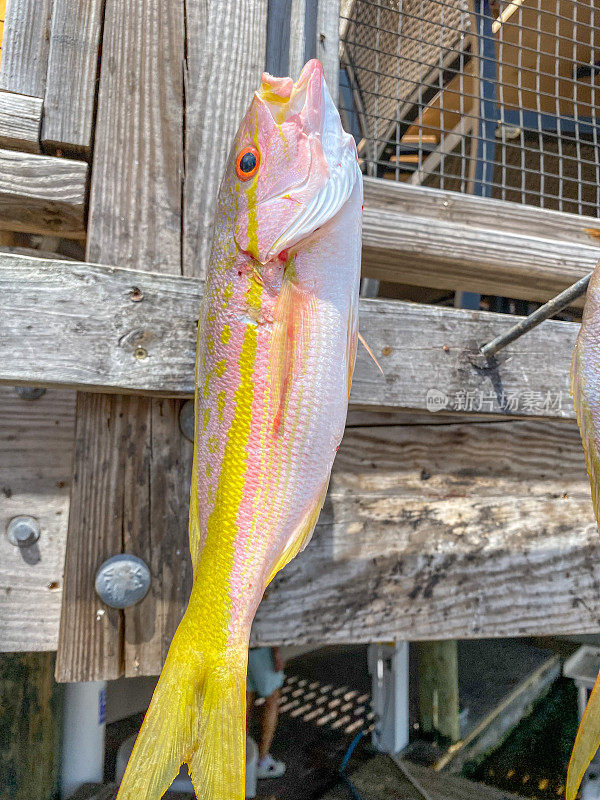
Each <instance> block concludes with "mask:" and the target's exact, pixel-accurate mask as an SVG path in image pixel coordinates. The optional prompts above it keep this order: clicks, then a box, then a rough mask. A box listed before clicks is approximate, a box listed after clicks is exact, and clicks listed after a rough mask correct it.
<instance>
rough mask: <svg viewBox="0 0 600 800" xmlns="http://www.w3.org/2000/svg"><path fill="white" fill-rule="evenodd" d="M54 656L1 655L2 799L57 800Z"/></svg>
mask: <svg viewBox="0 0 600 800" xmlns="http://www.w3.org/2000/svg"><path fill="white" fill-rule="evenodd" d="M53 664H54V654H53V653H5V654H3V655H0V800H53V798H54V797H55V796H56V791H57V788H58V763H59V742H60V719H61V692H60V688H59V687H57V685H56V683H55V682H54V677H53Z"/></svg>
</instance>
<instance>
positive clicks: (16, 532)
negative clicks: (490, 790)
mask: <svg viewBox="0 0 600 800" xmlns="http://www.w3.org/2000/svg"><path fill="white" fill-rule="evenodd" d="M6 533H7V535H8V541H9V542H10V543H11V544H14V545H15V547H29V546H30V545H32V544H35V543H36V542H37V540H38V539H39V538H40V526H39V523H38V521H37V519H34V518H33V517H13V518H12V519H11V520H10V522H9V523H8V526H7V528H6Z"/></svg>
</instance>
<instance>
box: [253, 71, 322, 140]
mask: <svg viewBox="0 0 600 800" xmlns="http://www.w3.org/2000/svg"><path fill="white" fill-rule="evenodd" d="M257 94H258V96H259V97H260V99H261V100H262V101H263V103H264V104H265V106H266V107H267V108H268V109H269V111H270V112H271V116H272V117H273V119H274V121H275V122H276V123H277V124H278V125H282V124H283V123H284V122H287V121H288V120H289V119H290V118H291V117H294V116H296V115H298V116H300V118H301V119H302V122H303V124H304V126H305V127H307V128H308V129H309V130H307V131H306V132H307V133H308V132H310V129H312V130H313V131H316V130H318V129H319V127H320V125H321V122H322V120H321V117H322V115H323V112H324V109H325V106H326V99H327V98H326V96H325V95H327V96H329V90H328V89H327V84H326V83H325V76H324V74H323V65H322V64H321V62H320V61H319V60H318V59H316V58H313V59H311V60H310V61H308V62H307V63H306V64H305V65H304V67H303V69H302V72H301V73H300V77H299V78H298V80H297V81H296V83H294V81H293V80H292V79H291V78H276V77H275V76H273V75H269V73H268V72H264V73H263V76H262V82H261V86H260V89H259V90H258V93H257ZM329 99H330V100H331V98H330V97H329Z"/></svg>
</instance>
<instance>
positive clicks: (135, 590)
mask: <svg viewBox="0 0 600 800" xmlns="http://www.w3.org/2000/svg"><path fill="white" fill-rule="evenodd" d="M95 586H96V592H97V593H98V596H99V597H100V599H101V600H102V601H103V602H104V603H106V605H107V606H110V607H111V608H129V606H133V605H135V604H136V603H139V602H140V600H143V599H144V597H145V596H146V594H147V593H148V589H149V588H150V570H149V569H148V566H147V564H146V562H145V561H143V560H142V559H141V558H138V557H137V556H132V555H130V554H129V553H121V554H120V555H118V556H113V557H112V558H109V559H107V560H106V561H105V562H104V563H103V564H101V565H100V567H99V569H98V572H97V573H96V583H95Z"/></svg>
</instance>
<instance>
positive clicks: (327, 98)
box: [221, 59, 362, 264]
mask: <svg viewBox="0 0 600 800" xmlns="http://www.w3.org/2000/svg"><path fill="white" fill-rule="evenodd" d="M361 177H362V176H361V173H360V169H359V166H358V158H357V153H356V145H355V143H354V139H353V138H352V136H350V134H347V133H346V132H345V131H344V130H343V128H342V124H341V121H340V116H339V113H338V111H337V108H336V107H335V104H334V103H333V100H332V98H331V95H330V93H329V90H328V88H327V84H326V83H325V78H324V75H323V67H322V66H321V63H320V62H319V61H317V60H316V59H313V60H312V61H309V62H308V63H307V64H306V65H305V67H304V68H303V70H302V72H301V74H300V77H299V78H298V80H297V81H296V83H294V82H293V81H292V79H291V78H275V77H273V76H271V75H269V74H268V73H264V74H263V76H262V83H261V86H260V88H259V90H258V91H257V92H255V94H254V97H253V99H252V102H251V104H250V108H249V109H248V112H247V113H246V116H245V117H244V119H243V121H242V124H241V126H240V129H239V131H238V133H237V135H236V138H235V142H234V145H233V148H232V151H231V154H230V157H229V161H228V163H227V167H226V172H225V176H224V179H223V185H222V188H221V195H222V196H223V195H224V196H225V197H227V198H229V202H228V203H227V205H228V206H229V213H230V214H232V215H233V216H234V231H235V233H234V236H235V240H236V244H237V246H238V248H239V249H240V250H241V251H243V252H245V253H247V254H248V255H250V256H251V257H252V258H253V259H255V260H256V261H258V262H260V263H261V264H266V263H268V262H269V261H271V260H273V259H275V258H277V257H278V256H279V254H280V253H282V252H285V251H287V250H288V249H289V248H291V247H294V246H295V245H297V244H298V243H299V242H300V241H302V240H304V239H305V238H307V237H308V236H310V235H311V234H313V233H314V232H315V230H317V229H318V228H321V227H322V226H323V225H324V224H326V223H327V222H328V221H329V220H330V219H331V218H332V217H333V216H335V214H337V213H338V211H339V210H340V209H341V208H342V206H343V205H344V204H345V203H346V201H347V200H348V198H349V197H350V195H351V193H352V190H353V188H354V186H355V184H356V182H357V181H361Z"/></svg>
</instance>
